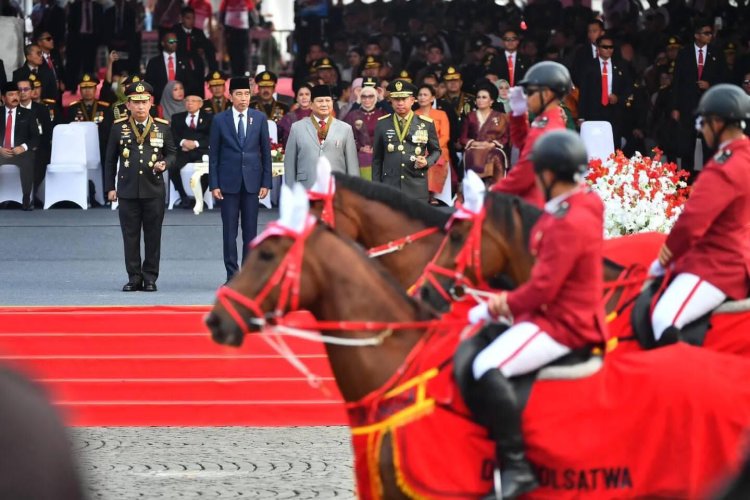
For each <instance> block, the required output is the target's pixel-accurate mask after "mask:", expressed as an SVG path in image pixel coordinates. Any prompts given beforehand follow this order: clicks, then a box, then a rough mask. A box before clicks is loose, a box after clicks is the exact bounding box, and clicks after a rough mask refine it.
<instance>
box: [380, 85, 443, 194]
mask: <svg viewBox="0 0 750 500" xmlns="http://www.w3.org/2000/svg"><path fill="white" fill-rule="evenodd" d="M416 91H417V88H416V87H415V86H414V85H412V84H411V83H409V82H406V81H403V80H394V81H392V82H391V83H390V84H389V85H388V93H389V95H390V100H391V105H392V106H393V110H394V113H393V114H389V115H385V116H383V117H381V118H380V120H379V121H378V123H377V125H376V126H375V139H374V143H373V158H372V180H373V181H374V182H382V183H383V184H388V185H389V186H393V187H395V188H397V189H400V190H401V191H402V192H403V193H404V194H406V195H408V196H411V197H413V198H416V199H418V200H422V201H424V202H425V203H427V202H428V200H429V197H430V193H429V191H428V189H427V169H428V168H430V167H431V166H432V165H434V164H435V162H436V161H437V160H438V159H439V158H440V144H439V142H438V136H437V132H436V131H435V125H434V124H433V123H432V119H431V118H429V117H427V116H420V115H416V114H415V113H414V111H412V109H411V108H412V105H413V104H414V94H415V93H416Z"/></svg>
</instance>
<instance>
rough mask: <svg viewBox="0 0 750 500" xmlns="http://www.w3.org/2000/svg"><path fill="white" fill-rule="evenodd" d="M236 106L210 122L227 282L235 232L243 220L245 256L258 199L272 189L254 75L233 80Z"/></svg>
mask: <svg viewBox="0 0 750 500" xmlns="http://www.w3.org/2000/svg"><path fill="white" fill-rule="evenodd" d="M229 93H230V95H231V97H232V107H231V108H229V109H228V110H226V111H223V112H221V113H219V114H217V115H216V116H215V117H214V120H213V125H212V126H211V135H210V138H209V154H208V174H209V184H210V188H211V193H212V194H213V196H214V198H216V199H217V200H221V220H222V223H223V224H224V266H225V267H226V269H227V281H229V280H230V279H232V276H234V275H235V274H236V273H237V271H238V269H239V266H238V265H237V233H238V228H239V222H240V217H241V219H242V261H243V262H244V261H245V257H246V256H247V251H248V247H249V244H250V242H251V241H252V240H253V238H255V235H256V234H257V232H258V199H259V198H265V197H266V196H267V195H268V190H269V189H270V188H271V142H270V139H269V136H268V121H267V118H266V115H265V114H263V113H261V112H260V111H257V110H254V109H248V107H249V106H250V98H251V97H252V92H251V91H250V79H249V78H247V77H239V78H232V79H231V80H230V82H229Z"/></svg>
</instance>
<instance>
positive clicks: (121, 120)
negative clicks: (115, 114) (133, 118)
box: [112, 116, 128, 123]
mask: <svg viewBox="0 0 750 500" xmlns="http://www.w3.org/2000/svg"><path fill="white" fill-rule="evenodd" d="M127 119H128V117H127V116H123V117H122V118H120V119H117V120H115V121H114V122H112V123H122V122H124V121H125V120H127Z"/></svg>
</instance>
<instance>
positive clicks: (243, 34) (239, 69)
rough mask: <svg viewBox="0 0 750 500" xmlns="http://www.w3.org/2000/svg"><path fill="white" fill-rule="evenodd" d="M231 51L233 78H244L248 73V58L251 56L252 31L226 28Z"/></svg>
mask: <svg viewBox="0 0 750 500" xmlns="http://www.w3.org/2000/svg"><path fill="white" fill-rule="evenodd" d="M224 30H225V32H226V36H227V48H228V50H229V64H230V66H231V67H232V76H243V75H244V74H245V72H246V71H247V58H248V56H249V54H250V30H241V29H237V28H230V27H229V26H224Z"/></svg>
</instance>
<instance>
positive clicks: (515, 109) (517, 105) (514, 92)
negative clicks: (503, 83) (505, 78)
mask: <svg viewBox="0 0 750 500" xmlns="http://www.w3.org/2000/svg"><path fill="white" fill-rule="evenodd" d="M508 100H509V101H510V111H511V112H512V113H513V116H521V115H523V114H525V113H526V111H528V109H529V106H528V104H527V103H526V93H525V92H524V91H523V87H513V88H512V89H510V96H509V97H508Z"/></svg>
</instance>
